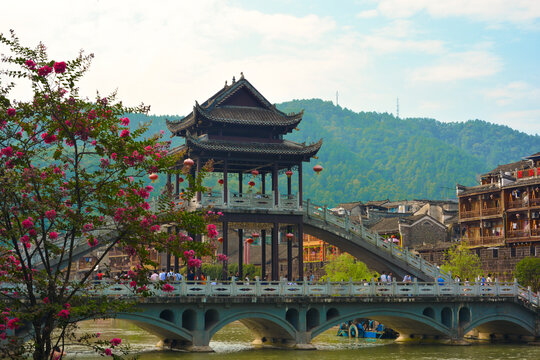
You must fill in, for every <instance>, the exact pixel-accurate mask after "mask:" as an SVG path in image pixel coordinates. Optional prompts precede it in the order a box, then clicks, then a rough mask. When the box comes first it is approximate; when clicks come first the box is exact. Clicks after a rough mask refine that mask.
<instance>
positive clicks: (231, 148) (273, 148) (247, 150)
mask: <svg viewBox="0 0 540 360" xmlns="http://www.w3.org/2000/svg"><path fill="white" fill-rule="evenodd" d="M186 145H187V146H188V148H190V149H193V150H195V151H206V152H210V153H216V152H223V153H236V154H238V153H240V154H248V155H250V157H251V156H254V155H255V156H266V155H268V156H272V157H276V156H278V155H285V156H289V157H301V158H302V159H304V160H305V161H308V160H309V158H311V157H312V156H313V155H315V154H316V153H317V151H319V149H320V148H321V145H322V139H320V140H319V141H318V142H316V143H313V144H310V145H305V144H299V143H296V142H293V141H289V140H283V142H279V143H264V142H242V141H225V140H213V139H209V138H208V136H207V135H203V136H200V137H194V136H191V135H190V134H189V133H188V134H187V135H186Z"/></svg>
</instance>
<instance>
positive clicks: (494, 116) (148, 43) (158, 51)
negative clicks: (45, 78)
mask: <svg viewBox="0 0 540 360" xmlns="http://www.w3.org/2000/svg"><path fill="white" fill-rule="evenodd" d="M10 28H13V29H15V30H16V32H17V34H18V35H19V37H20V38H21V40H22V41H23V43H25V44H29V45H34V44H37V42H39V41H43V42H44V43H45V44H46V45H47V46H48V47H49V51H50V55H51V56H52V57H53V58H55V59H57V60H62V59H64V58H71V57H74V56H76V55H77V53H78V50H79V49H81V48H82V49H85V50H86V51H87V52H92V53H94V54H95V55H96V58H95V61H94V63H93V66H92V68H91V71H90V72H89V74H88V75H87V77H86V79H85V80H84V82H83V84H82V86H81V88H82V90H83V93H86V94H88V95H89V96H92V95H93V94H94V93H95V90H96V89H99V90H100V91H101V92H103V93H107V92H110V91H113V90H115V89H118V91H119V97H120V98H121V99H123V100H124V101H125V102H127V103H129V104H138V103H140V102H141V101H142V102H145V103H147V104H150V105H151V106H152V112H153V113H156V114H186V113H188V112H189V111H190V110H191V108H192V106H193V104H194V102H195V100H198V101H199V102H202V101H204V100H205V99H206V98H207V97H209V96H210V95H212V94H213V93H214V92H215V91H217V90H218V89H219V88H220V87H221V86H223V84H224V82H225V80H228V81H229V82H230V81H231V78H232V76H233V75H235V76H236V77H238V76H239V74H240V72H241V71H242V72H244V74H245V75H246V77H247V79H248V80H250V81H251V82H252V83H253V85H255V86H256V87H257V88H258V89H259V90H260V91H261V92H262V93H263V94H264V95H265V96H266V97H267V98H268V99H269V100H270V101H271V102H282V101H287V100H291V99H302V98H322V99H325V100H333V101H335V94H336V91H339V103H340V105H341V106H343V107H347V108H350V109H352V110H354V111H362V110H363V111H378V112H389V113H395V111H396V98H397V97H399V102H400V115H401V117H430V118H435V119H437V120H440V121H466V120H469V119H482V120H486V121H489V122H493V123H498V124H504V125H508V126H510V127H512V128H515V129H518V130H520V131H524V132H526V133H529V134H540V70H539V64H540V36H539V35H540V1H538V0H513V1H510V0H508V1H501V0H452V1H450V0H448V1H442V0H380V1H375V0H364V1H288V0H274V1H253V0H249V1H248V0H245V1H242V0H233V1H217V0H208V1H206V0H199V1H197V2H187V1H186V2H181V1H153V2H150V1H104V0H100V1H96V0H87V1H84V2H75V1H47V2H43V1H25V2H10V11H9V12H8V11H4V12H2V13H1V14H0V32H4V33H5V32H7V31H8V30H9V29H10ZM15 95H16V96H18V97H21V98H22V97H24V96H25V89H24V88H19V89H17V90H16V92H15Z"/></svg>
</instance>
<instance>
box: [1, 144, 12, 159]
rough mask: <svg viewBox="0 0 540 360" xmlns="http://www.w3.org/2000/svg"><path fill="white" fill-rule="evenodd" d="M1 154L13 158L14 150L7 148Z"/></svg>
mask: <svg viewBox="0 0 540 360" xmlns="http://www.w3.org/2000/svg"><path fill="white" fill-rule="evenodd" d="M0 154H2V155H4V156H5V157H11V156H13V148H12V147H11V146H7V147H5V148H3V149H2V150H0Z"/></svg>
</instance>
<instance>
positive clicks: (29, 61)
mask: <svg viewBox="0 0 540 360" xmlns="http://www.w3.org/2000/svg"><path fill="white" fill-rule="evenodd" d="M25 64H26V66H28V68H29V69H31V70H34V69H35V68H36V63H35V62H33V61H32V60H26V61H25Z"/></svg>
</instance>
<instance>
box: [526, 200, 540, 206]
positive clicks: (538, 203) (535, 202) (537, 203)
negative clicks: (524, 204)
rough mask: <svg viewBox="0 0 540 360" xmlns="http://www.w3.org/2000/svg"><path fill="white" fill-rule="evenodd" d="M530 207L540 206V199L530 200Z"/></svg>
mask: <svg viewBox="0 0 540 360" xmlns="http://www.w3.org/2000/svg"><path fill="white" fill-rule="evenodd" d="M529 206H531V207H532V206H540V199H530V200H529Z"/></svg>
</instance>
